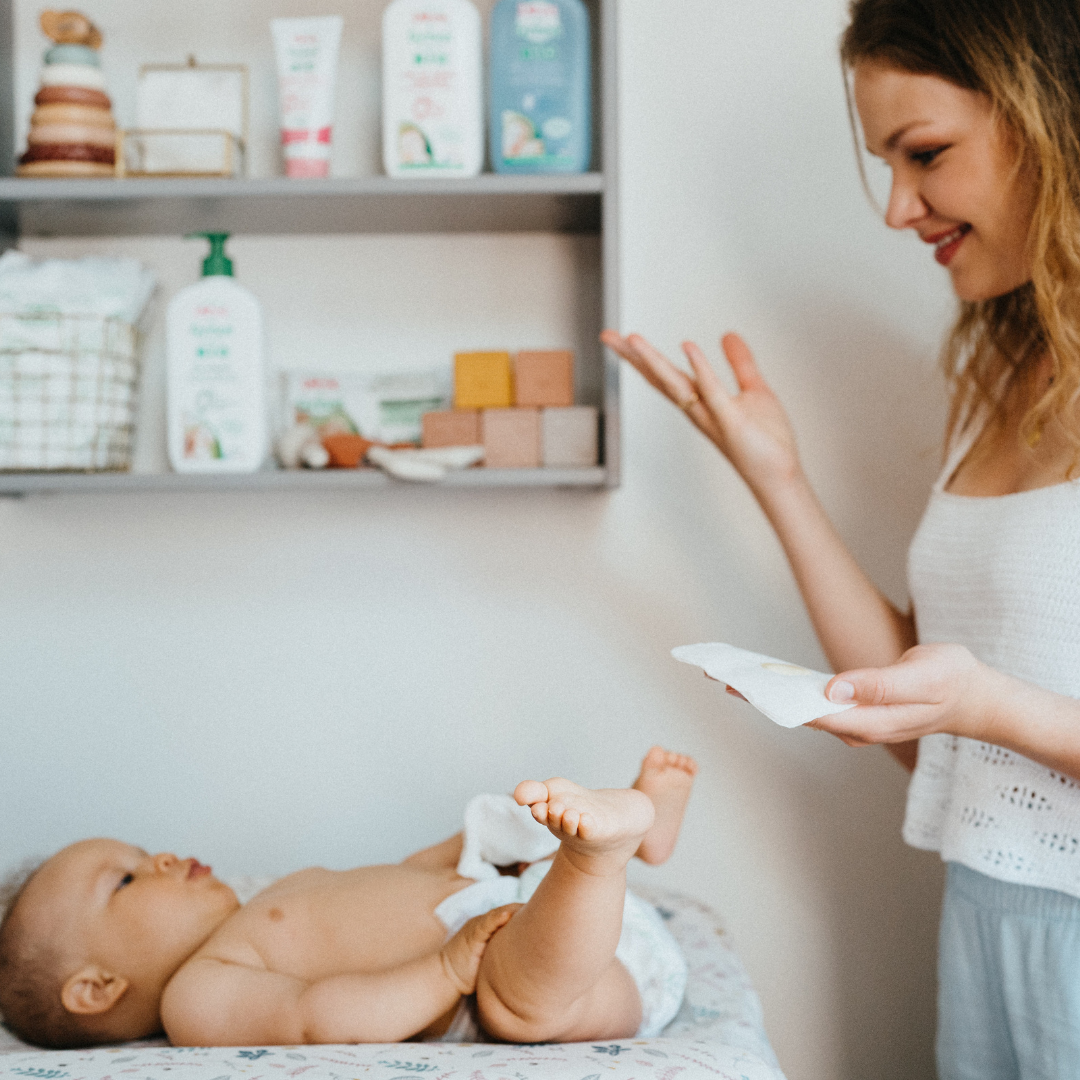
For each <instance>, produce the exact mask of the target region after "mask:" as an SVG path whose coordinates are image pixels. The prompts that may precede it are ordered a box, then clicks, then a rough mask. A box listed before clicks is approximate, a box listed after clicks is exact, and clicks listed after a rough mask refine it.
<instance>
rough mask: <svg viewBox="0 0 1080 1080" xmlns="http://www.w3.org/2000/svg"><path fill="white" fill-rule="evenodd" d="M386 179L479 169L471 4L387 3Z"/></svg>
mask: <svg viewBox="0 0 1080 1080" xmlns="http://www.w3.org/2000/svg"><path fill="white" fill-rule="evenodd" d="M382 28H383V33H382V38H383V56H382V61H383V132H382V134H383V166H384V168H385V169H386V173H387V175H388V176H395V177H406V176H407V177H419V178H423V177H429V176H430V177H436V176H438V177H442V176H478V175H479V173H480V170H481V169H482V168H483V165H484V61H483V27H482V25H481V22H480V13H479V12H478V11H477V9H476V7H475V5H474V4H472V3H471V0H393V3H391V4H390V6H389V7H387V8H386V10H385V11H384V12H383V23H382Z"/></svg>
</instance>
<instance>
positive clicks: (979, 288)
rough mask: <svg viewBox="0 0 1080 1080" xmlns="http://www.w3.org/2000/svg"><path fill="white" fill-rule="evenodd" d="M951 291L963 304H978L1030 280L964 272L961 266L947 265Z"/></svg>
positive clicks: (1013, 289) (1008, 291) (1005, 293)
mask: <svg viewBox="0 0 1080 1080" xmlns="http://www.w3.org/2000/svg"><path fill="white" fill-rule="evenodd" d="M949 276H950V278H951V279H952V287H953V292H954V293H955V294H956V298H957V299H958V300H960V301H961V302H963V303H965V304H978V303H981V302H982V301H984V300H996V299H997V298H998V297H999V296H1008V295H1009V293H1011V292H1015V291H1016V290H1017V289H1019V288H1020V287H1021V286H1022V285H1026V284H1027V283H1028V282H1029V281H1030V280H1031V278H1030V276H1028V277H1019V278H1017V279H1013V278H1008V279H1005V278H1002V277H1000V276H999V275H996V274H994V275H990V274H978V273H972V272H971V271H970V270H969V271H968V272H966V273H965V272H964V269H963V268H962V267H956V268H953V267H951V266H950V267H949Z"/></svg>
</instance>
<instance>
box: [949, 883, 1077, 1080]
mask: <svg viewBox="0 0 1080 1080" xmlns="http://www.w3.org/2000/svg"><path fill="white" fill-rule="evenodd" d="M937 1066H938V1080H1080V899H1077V898H1076V897H1074V896H1069V895H1068V894H1066V893H1061V892H1056V891H1055V890H1053V889H1039V888H1035V887H1033V886H1030V885H1013V884H1010V883H1009V882H1005V881H998V880H996V879H995V878H991V877H987V876H986V875H985V874H980V873H977V872H976V871H974V870H970V869H969V868H968V867H966V866H962V865H961V864H960V863H949V865H948V879H947V884H946V886H945V903H944V907H943V910H942V913H941V932H940V937H939V941H938V1035H937Z"/></svg>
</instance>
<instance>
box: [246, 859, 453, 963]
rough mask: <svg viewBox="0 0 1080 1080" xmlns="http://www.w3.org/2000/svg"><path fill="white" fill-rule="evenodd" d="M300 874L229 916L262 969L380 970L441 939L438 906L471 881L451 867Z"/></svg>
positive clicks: (428, 950) (433, 948) (432, 948)
mask: <svg viewBox="0 0 1080 1080" xmlns="http://www.w3.org/2000/svg"><path fill="white" fill-rule="evenodd" d="M297 877H298V878H301V880H298V881H297V882H295V884H294V885H292V886H290V884H289V882H290V879H288V878H287V879H285V880H284V881H283V882H281V883H279V886H280V888H279V886H274V887H272V888H271V889H269V890H267V891H266V892H264V893H261V894H260V895H259V896H257V897H255V899H254V900H251V901H250V902H249V903H248V904H246V905H245V906H244V907H243V908H242V909H241V910H240V912H238V913H237V915H236V916H234V918H235V919H236V920H237V925H236V927H235V929H236V930H237V931H240V932H242V934H243V937H244V938H245V939H246V941H247V942H248V943H249V944H250V945H251V946H252V947H253V948H254V949H255V951H257V953H258V955H259V956H260V957H261V959H262V961H263V962H264V963H265V964H266V966H267V968H269V969H270V970H272V971H278V972H281V973H282V974H285V975H292V976H294V977H295V978H300V979H305V980H310V979H321V978H327V977H328V976H331V975H339V974H344V973H346V972H372V971H381V970H384V969H386V968H391V967H396V966H397V965H399V964H403V963H406V962H407V961H409V960H413V959H416V958H417V957H420V956H426V955H428V954H429V953H432V952H435V951H436V950H437V949H439V948H440V947H441V946H442V944H443V942H444V941H445V939H446V929H445V927H444V926H443V924H442V923H441V922H439V920H438V919H437V918H436V917H435V908H437V907H438V906H439V904H440V903H442V901H443V900H445V899H446V897H448V896H450V895H451V894H453V893H455V892H458V891H459V890H460V889H463V888H466V887H467V886H468V885H471V884H472V882H471V881H470V880H469V879H468V878H461V877H458V876H457V875H456V874H454V873H452V872H431V871H427V870H417V869H415V868H411V867H405V866H368V867H362V868H360V869H359V870H350V871H345V872H341V873H337V872H330V871H323V872H318V874H317V876H310V877H308V875H307V874H305V875H297ZM304 878H307V880H304Z"/></svg>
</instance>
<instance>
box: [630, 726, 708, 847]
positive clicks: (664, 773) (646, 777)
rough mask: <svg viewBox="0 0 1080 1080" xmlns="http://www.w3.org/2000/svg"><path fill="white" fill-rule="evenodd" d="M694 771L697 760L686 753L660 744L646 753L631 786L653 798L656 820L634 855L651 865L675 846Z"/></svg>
mask: <svg viewBox="0 0 1080 1080" xmlns="http://www.w3.org/2000/svg"><path fill="white" fill-rule="evenodd" d="M696 774H697V762H696V761H695V760H694V759H693V758H692V757H687V756H686V755H685V754H673V753H672V752H671V751H670V750H665V749H664V748H663V747H661V746H654V747H653V748H652V749H651V750H650V751H649V752H648V753H647V754H646V755H645V760H644V761H643V762H642V763H641V773H640V774H639V776H638V778H637V779H636V780H635V781H634V788H635V790H637V791H643V792H644V793H645V794H646V795H648V796H649V798H650V799H652V802H653V806H655V807H656V821H655V823H654V824H653V827H652V828H651V829H650V830H649V831H648V832H647V833H646V834H645V838H644V839H643V840H642V841H641V846H640V847H639V848H638V849H637V857H638V858H639V859H641V860H642V861H643V862H647V863H652V864H654V865H655V864H657V863H662V862H666V861H667V859H668V857H669V856H670V855H671V853H672V851H674V850H675V841H676V840H678V838H679V827H680V826H681V825H682V819H683V811H685V810H686V802H687V800H688V799H689V798H690V789H691V788H692V787H693V786H694V777H695V775H696Z"/></svg>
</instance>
